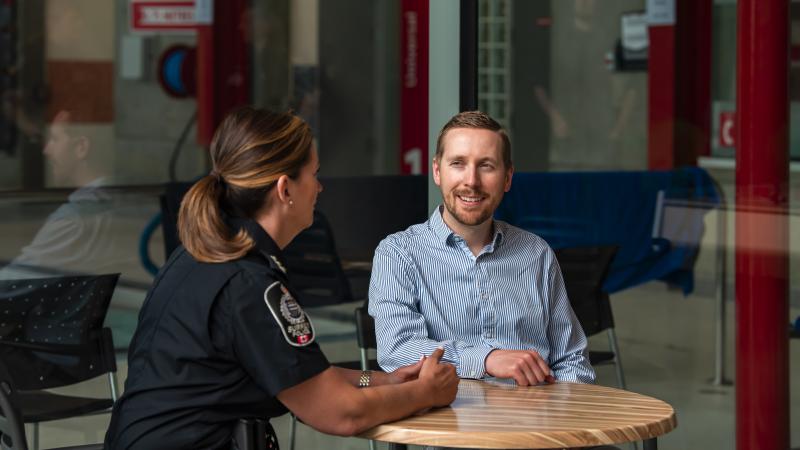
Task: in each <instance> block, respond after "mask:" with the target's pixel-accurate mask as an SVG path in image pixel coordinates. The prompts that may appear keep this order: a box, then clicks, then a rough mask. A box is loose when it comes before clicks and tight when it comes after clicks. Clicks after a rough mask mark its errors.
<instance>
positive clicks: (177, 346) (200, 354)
mask: <svg viewBox="0 0 800 450" xmlns="http://www.w3.org/2000/svg"><path fill="white" fill-rule="evenodd" d="M231 224H232V225H233V227H232V228H233V229H234V230H235V229H236V228H240V227H244V228H245V229H247V231H248V232H249V234H250V236H252V237H253V238H254V240H255V241H256V247H255V248H254V249H253V250H252V251H251V252H250V253H249V254H248V255H247V256H246V257H244V258H242V259H239V260H236V261H231V262H227V263H217V264H208V263H200V262H197V261H196V260H195V259H194V258H193V257H192V256H191V255H190V254H189V253H188V252H187V251H186V250H185V249H184V248H183V247H179V248H178V250H176V251H175V252H174V253H173V255H172V257H171V258H170V259H169V261H168V262H167V263H166V264H165V266H164V268H163V269H162V270H161V273H160V274H159V275H158V277H157V278H156V280H155V282H154V284H153V287H152V288H151V289H150V292H149V293H148V295H147V298H146V299H145V302H144V305H143V307H142V310H141V312H140V314H139V324H138V327H137V329H136V333H135V335H134V337H133V340H132V341H131V347H130V350H129V358H128V378H127V380H126V383H125V392H124V395H123V396H122V397H121V398H120V399H119V400H118V401H117V403H116V404H115V405H114V411H113V414H112V418H111V424H110V426H109V429H108V432H107V434H106V448H107V449H134V448H135V449H148V450H156V449H183V448H186V449H188V448H191V449H217V448H225V449H227V448H230V439H231V433H232V430H233V427H234V425H235V423H236V420H237V419H238V418H240V417H275V416H278V415H282V414H284V413H286V412H287V409H286V407H284V406H283V405H282V404H281V403H280V402H279V401H278V399H277V398H276V396H277V394H278V393H279V392H281V391H282V390H284V389H287V388H289V387H292V386H294V385H297V384H299V383H301V382H303V381H305V380H307V379H309V378H311V377H313V376H315V375H317V374H319V373H320V372H322V371H324V370H325V369H327V368H328V367H329V365H330V364H329V363H328V361H327V359H326V358H325V356H324V355H323V354H322V351H321V350H320V348H319V346H318V345H317V343H316V342H314V335H313V326H312V325H311V323H310V320H309V319H308V318H307V316H306V315H305V313H304V311H303V310H302V308H300V306H299V305H298V304H297V303H296V302H295V301H294V299H293V295H292V294H291V293H290V292H291V288H290V287H289V285H288V284H289V283H288V281H289V280H288V279H287V277H286V274H285V268H284V265H283V262H282V257H281V253H280V249H279V248H278V247H277V245H276V244H275V242H274V241H273V240H272V239H271V238H270V236H269V235H268V234H267V233H266V232H264V230H263V229H262V228H261V227H260V226H259V225H258V224H257V223H256V222H254V221H250V220H239V219H234V220H232V221H231ZM287 288H288V289H287ZM294 298H297V297H296V296H295V297H294ZM270 302H271V304H272V306H270V305H269V303H270Z"/></svg>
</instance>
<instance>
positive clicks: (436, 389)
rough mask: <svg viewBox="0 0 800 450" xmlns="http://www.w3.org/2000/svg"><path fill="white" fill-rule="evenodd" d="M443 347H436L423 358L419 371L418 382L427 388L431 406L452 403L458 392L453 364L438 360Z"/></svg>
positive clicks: (457, 379)
mask: <svg viewBox="0 0 800 450" xmlns="http://www.w3.org/2000/svg"><path fill="white" fill-rule="evenodd" d="M442 355H444V349H441V348H437V349H436V350H434V351H433V353H431V356H428V357H427V358H424V359H423V361H422V368H421V369H420V371H419V378H418V382H420V383H422V385H423V386H425V388H426V389H427V390H428V392H429V395H430V397H429V398H430V399H431V401H432V406H447V405H449V404H450V403H453V400H455V399H456V394H457V393H458V382H459V381H460V380H459V378H458V375H456V368H455V366H453V365H451V364H447V363H442V362H439V360H440V359H442Z"/></svg>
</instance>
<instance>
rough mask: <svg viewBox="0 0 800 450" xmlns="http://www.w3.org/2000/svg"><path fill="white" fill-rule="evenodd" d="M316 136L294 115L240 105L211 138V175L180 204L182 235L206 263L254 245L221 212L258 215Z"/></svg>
mask: <svg viewBox="0 0 800 450" xmlns="http://www.w3.org/2000/svg"><path fill="white" fill-rule="evenodd" d="M313 138H314V135H313V133H312V132H311V128H309V126H308V124H306V123H305V122H303V120H302V119H300V118H298V117H295V116H292V115H291V114H280V113H274V112H271V111H267V110H263V109H255V108H251V107H243V108H239V109H237V110H235V111H233V112H232V113H230V114H229V115H228V116H227V117H226V118H225V119H224V120H223V121H222V123H221V124H220V126H219V128H218V129H217V131H216V133H214V138H213V139H212V140H211V148H210V155H211V162H212V165H213V168H214V170H212V172H211V174H209V175H207V176H206V177H204V178H202V179H201V180H200V181H198V182H197V183H195V185H194V186H192V188H191V189H189V192H187V193H186V196H185V197H184V198H183V202H181V209H180V212H179V213H178V237H179V238H180V240H181V242H182V243H183V246H184V247H186V250H188V251H189V253H190V254H191V255H192V256H194V258H195V259H196V260H198V261H201V262H208V263H219V262H226V261H231V260H233V259H238V258H241V257H243V256H244V255H245V254H246V253H247V252H248V251H250V249H252V248H253V246H254V245H255V241H254V240H253V238H252V237H251V236H250V235H248V234H247V232H246V231H245V230H241V231H238V232H236V231H233V230H231V229H230V228H228V225H227V224H226V223H225V221H224V220H223V215H222V212H223V211H224V212H225V213H227V214H230V215H232V216H235V217H242V218H248V219H253V218H255V215H256V214H257V213H258V211H259V210H261V209H262V207H264V205H265V202H266V201H267V200H266V199H267V194H268V193H269V191H270V190H271V189H272V188H273V187H274V185H275V182H276V181H277V180H278V179H279V178H280V177H281V176H284V175H286V176H289V177H292V178H294V177H295V176H296V175H297V174H298V173H299V172H300V169H301V168H302V167H303V165H305V164H306V163H307V162H308V160H309V158H310V157H311V148H312V145H313V144H312V141H313Z"/></svg>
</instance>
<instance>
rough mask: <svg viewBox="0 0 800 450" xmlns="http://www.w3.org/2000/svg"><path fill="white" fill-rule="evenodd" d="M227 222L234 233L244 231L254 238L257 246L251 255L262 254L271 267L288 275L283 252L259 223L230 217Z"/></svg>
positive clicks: (251, 251)
mask: <svg viewBox="0 0 800 450" xmlns="http://www.w3.org/2000/svg"><path fill="white" fill-rule="evenodd" d="M227 222H228V224H229V225H230V227H231V229H233V230H234V232H235V231H237V230H241V229H244V230H245V231H247V234H248V235H250V237H251V238H253V241H254V242H255V246H254V247H253V249H252V250H250V253H255V254H260V255H261V256H263V257H264V259H266V260H267V263H268V264H269V265H270V267H272V268H273V269H275V270H278V271H280V272H281V273H283V274H284V275H285V274H286V260H285V259H284V257H283V252H282V251H281V249H280V247H278V244H276V243H275V241H274V240H273V239H272V237H271V236H270V235H269V233H267V232H266V231H264V229H263V228H261V225H259V224H258V222H256V221H255V220H253V219H245V218H241V217H230V218H228V219H227Z"/></svg>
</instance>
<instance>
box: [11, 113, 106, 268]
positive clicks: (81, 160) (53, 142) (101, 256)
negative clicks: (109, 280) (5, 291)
mask: <svg viewBox="0 0 800 450" xmlns="http://www.w3.org/2000/svg"><path fill="white" fill-rule="evenodd" d="M70 116H71V115H70V112H69V111H66V110H62V111H60V112H58V113H57V114H56V116H55V117H54V119H53V123H52V124H51V126H50V129H49V132H48V137H47V143H46V144H45V147H44V149H43V151H42V152H43V153H44V156H45V160H46V162H47V167H48V168H49V175H50V181H51V183H52V184H54V185H57V186H70V187H77V189H76V190H75V191H73V192H72V193H71V194H69V196H68V197H67V202H66V203H64V204H62V205H61V206H59V207H58V208H57V209H56V210H55V211H54V212H53V213H52V214H50V215H49V216H48V217H47V219H46V220H45V222H44V224H43V225H42V227H41V228H40V229H39V230H38V231H37V232H36V235H35V236H34V238H33V240H32V241H31V242H30V243H29V244H28V245H26V246H25V247H24V248H22V250H21V252H20V254H19V255H18V256H17V257H15V258H14V260H13V261H12V262H11V264H10V265H9V266H7V267H6V268H4V269H3V273H2V277H3V278H15V277H30V276H36V274H37V271H41V270H43V271H44V273H47V272H48V271H50V270H55V271H57V272H60V273H63V272H69V273H102V272H105V271H108V270H110V269H112V268H113V267H112V266H113V264H115V263H117V262H119V258H120V257H119V254H118V253H119V250H120V248H121V247H120V246H119V245H117V244H119V242H117V240H118V239H119V237H118V236H117V235H116V233H114V232H113V230H112V229H111V227H112V222H113V220H112V219H113V214H114V212H115V210H114V208H113V202H112V199H111V196H110V194H109V192H108V191H107V190H106V189H105V186H104V185H105V176H104V173H103V170H102V164H101V163H100V162H99V160H100V159H102V158H101V157H100V156H99V155H98V153H100V151H99V149H97V148H95V147H96V145H95V142H93V140H92V139H90V137H89V136H88V135H87V134H86V133H83V132H81V131H79V130H78V129H77V128H76V127H75V126H74V124H73V123H72V122H71V117H70ZM39 275H41V273H39Z"/></svg>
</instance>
